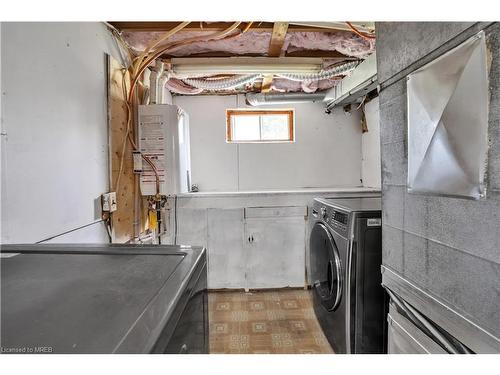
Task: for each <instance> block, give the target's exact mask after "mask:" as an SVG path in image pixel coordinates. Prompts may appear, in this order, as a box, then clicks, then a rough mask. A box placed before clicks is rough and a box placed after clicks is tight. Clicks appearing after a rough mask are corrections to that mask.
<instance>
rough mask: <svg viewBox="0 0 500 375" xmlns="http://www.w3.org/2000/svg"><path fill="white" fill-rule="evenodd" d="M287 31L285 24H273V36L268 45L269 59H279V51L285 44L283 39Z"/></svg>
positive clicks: (286, 24)
mask: <svg viewBox="0 0 500 375" xmlns="http://www.w3.org/2000/svg"><path fill="white" fill-rule="evenodd" d="M287 31H288V23H287V22H275V23H274V26H273V34H272V36H271V42H270V43H269V50H268V52H267V55H268V56H269V57H280V55H281V50H282V49H283V45H284V44H285V37H286V33H287Z"/></svg>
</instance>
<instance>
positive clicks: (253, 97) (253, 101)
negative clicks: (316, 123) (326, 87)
mask: <svg viewBox="0 0 500 375" xmlns="http://www.w3.org/2000/svg"><path fill="white" fill-rule="evenodd" d="M245 98H246V100H247V102H248V104H250V105H252V106H257V105H270V104H287V103H306V102H319V101H322V100H323V99H324V98H325V92H317V93H314V94H305V93H291V92H290V93H272V94H262V93H260V94H254V93H248V94H246V95H245Z"/></svg>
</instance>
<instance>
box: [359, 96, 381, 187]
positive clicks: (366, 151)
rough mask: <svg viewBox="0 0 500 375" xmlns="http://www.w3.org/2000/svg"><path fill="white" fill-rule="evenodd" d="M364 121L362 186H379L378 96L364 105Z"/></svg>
mask: <svg viewBox="0 0 500 375" xmlns="http://www.w3.org/2000/svg"><path fill="white" fill-rule="evenodd" d="M365 116H366V123H367V126H368V132H366V133H363V135H362V137H361V145H362V146H361V150H362V160H361V175H362V178H363V186H367V187H376V188H380V185H381V178H382V177H381V176H382V172H381V169H380V168H381V167H380V118H379V117H380V116H379V107H378V97H376V98H375V99H373V100H371V101H370V102H368V103H367V104H366V105H365Z"/></svg>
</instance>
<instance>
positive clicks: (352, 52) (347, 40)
mask: <svg viewBox="0 0 500 375" xmlns="http://www.w3.org/2000/svg"><path fill="white" fill-rule="evenodd" d="M213 33H214V31H213V30H199V31H180V32H178V33H177V34H174V35H173V36H172V37H170V38H169V39H168V40H167V42H164V43H163V45H165V44H166V43H168V44H170V43H175V42H179V41H183V40H186V39H191V38H196V37H205V36H207V35H210V34H213ZM162 35H164V33H163V32H146V31H134V32H124V33H123V37H124V39H125V40H126V42H127V43H128V44H129V45H130V46H131V47H132V49H133V50H135V52H136V53H139V52H142V51H143V50H144V49H145V48H146V47H147V45H149V44H150V43H151V42H152V41H154V40H157V39H158V38H160V37H161V36H162ZM270 41H271V32H269V31H252V30H250V31H248V32H246V33H244V34H240V32H239V31H237V32H235V33H234V34H233V36H232V37H229V38H225V39H221V40H212V41H203V42H195V43H191V44H189V45H186V46H182V47H178V48H176V49H173V50H172V49H171V50H169V51H166V52H165V53H166V54H169V55H173V56H179V57H182V56H190V55H196V54H201V53H206V52H221V53H226V54H229V55H254V56H255V55H261V56H266V55H267V52H268V50H269V43H270ZM307 50H321V51H338V52H340V53H341V54H343V55H346V56H349V57H355V58H361V59H363V58H366V57H367V56H368V55H370V54H371V53H373V52H374V51H375V41H374V40H371V39H370V40H368V39H364V38H362V37H359V36H358V35H356V34H354V33H351V32H348V31H325V32H293V31H290V32H288V33H287V35H286V38H285V42H284V46H283V50H282V55H285V54H286V52H297V51H307ZM338 63H339V60H338V59H333V60H332V59H326V58H325V59H324V60H323V66H324V68H325V69H326V68H327V67H329V66H331V65H333V64H338ZM341 78H342V77H334V78H331V79H325V80H320V81H316V82H294V81H291V80H287V79H284V78H279V77H275V78H274V80H273V83H272V86H271V88H272V90H273V91H277V92H299V91H302V92H307V93H312V92H315V91H323V90H327V89H329V88H331V87H333V86H335V85H336V84H337V83H338V82H339V80H340V79H341ZM166 87H167V88H168V89H169V90H170V91H171V92H173V93H177V94H181V95H196V94H199V93H201V92H202V91H203V90H201V89H198V88H195V87H192V86H190V85H188V84H187V83H185V82H183V81H181V80H179V79H174V78H171V79H170V80H169V81H168V82H167V84H166ZM245 90H249V91H254V90H255V88H254V86H253V85H248V86H247V87H245Z"/></svg>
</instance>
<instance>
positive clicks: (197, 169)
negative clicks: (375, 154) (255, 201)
mask: <svg viewBox="0 0 500 375" xmlns="http://www.w3.org/2000/svg"><path fill="white" fill-rule="evenodd" d="M244 102H245V100H244V97H243V96H197V97H194V96H175V97H174V104H177V105H179V106H180V107H182V108H184V109H185V110H186V111H187V112H188V113H189V116H190V131H191V163H192V165H191V166H192V181H193V183H196V184H198V185H199V187H200V191H249V190H250V191H251V190H273V189H275V190H279V189H285V190H286V189H301V188H328V187H336V186H359V185H360V178H361V129H360V117H359V113H357V112H355V113H353V114H345V113H344V112H343V111H342V109H335V111H334V112H333V113H332V114H330V115H327V114H325V113H324V108H323V105H321V104H320V103H301V104H293V105H287V106H273V107H272V108H294V109H295V138H296V141H295V143H291V144H290V143H282V144H228V143H226V141H225V140H226V138H225V137H226V117H225V116H226V112H225V111H226V109H228V108H241V107H246V105H245V103H244Z"/></svg>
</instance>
